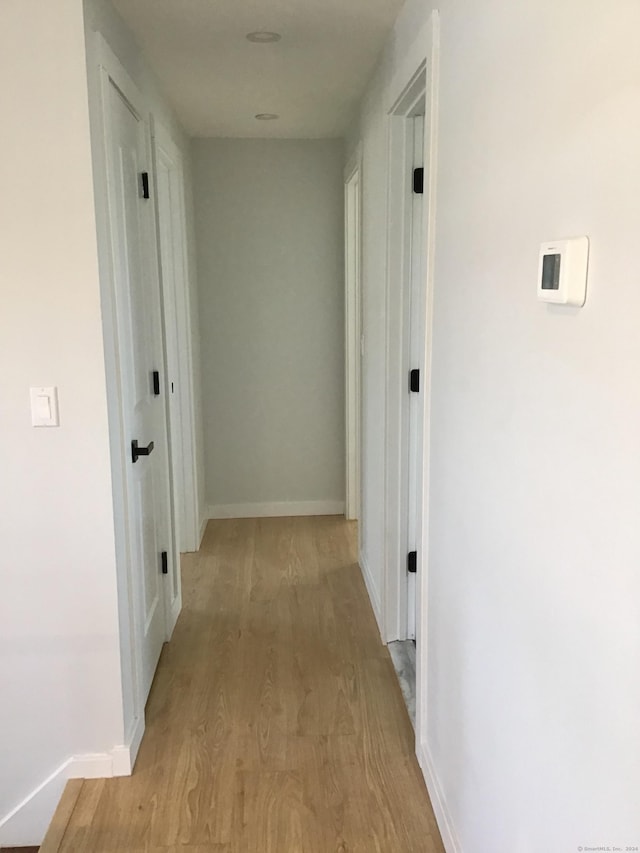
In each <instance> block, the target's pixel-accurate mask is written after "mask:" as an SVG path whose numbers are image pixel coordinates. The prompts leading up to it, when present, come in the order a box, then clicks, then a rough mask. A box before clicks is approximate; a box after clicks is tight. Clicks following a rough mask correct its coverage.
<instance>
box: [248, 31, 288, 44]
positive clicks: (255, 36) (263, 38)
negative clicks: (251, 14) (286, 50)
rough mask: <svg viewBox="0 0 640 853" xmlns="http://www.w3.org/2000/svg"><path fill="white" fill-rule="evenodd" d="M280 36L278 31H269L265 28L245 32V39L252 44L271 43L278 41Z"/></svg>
mask: <svg viewBox="0 0 640 853" xmlns="http://www.w3.org/2000/svg"><path fill="white" fill-rule="evenodd" d="M281 38H282V36H281V35H280V33H271V32H268V31H267V30H258V31H257V32H255V33H248V34H247V41H250V42H253V43H254V44H273V42H276V41H280V39H281Z"/></svg>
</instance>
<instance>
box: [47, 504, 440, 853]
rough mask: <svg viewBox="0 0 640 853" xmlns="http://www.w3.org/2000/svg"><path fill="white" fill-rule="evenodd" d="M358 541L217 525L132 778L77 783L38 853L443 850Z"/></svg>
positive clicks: (317, 524) (154, 698)
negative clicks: (373, 607) (365, 578)
mask: <svg viewBox="0 0 640 853" xmlns="http://www.w3.org/2000/svg"><path fill="white" fill-rule="evenodd" d="M355 540H356V527H355V525H354V524H352V523H348V522H345V521H344V519H341V518H335V517H327V518H284V519H257V520H256V519H248V520H238V521H235V520H234V521H216V522H210V523H209V526H208V528H207V532H206V536H205V540H204V542H203V545H202V549H201V550H200V552H199V553H198V554H195V555H189V556H187V557H186V558H185V559H184V565H183V579H184V580H183V584H184V586H183V589H184V610H183V613H182V615H181V616H180V619H179V622H178V625H177V627H176V630H175V633H174V637H173V640H172V642H171V643H170V644H169V645H166V646H165V647H164V650H163V653H162V657H161V659H160V665H159V667H158V672H157V674H156V678H155V681H154V684H153V687H152V690H151V695H150V697H149V702H148V705H147V729H146V733H145V736H144V740H143V742H142V746H141V749H140V753H139V756H138V761H137V764H136V767H135V771H134V774H133V776H131V777H130V778H122V779H108V780H96V781H85V782H76V783H73V784H72V783H70V784H69V786H68V789H67V791H66V792H65V797H64V799H63V802H62V803H61V805H60V808H59V810H58V812H57V814H56V819H55V820H54V824H53V825H52V829H51V833H50V836H48V837H47V839H46V841H45V844H44V845H43V847H42V851H43V853H71V851H74V853H115V851H118V852H119V853H120V851H130V853H143V851H144V852H145V853H179V851H181V853H214V852H215V853H338V851H340V852H341V853H376V851H377V853H443V851H444V848H443V846H442V842H441V840H440V836H439V834H438V829H437V826H436V823H435V820H434V817H433V812H432V810H431V805H430V803H429V798H428V795H427V791H426V789H425V786H424V782H423V780H422V776H421V773H420V770H419V768H418V765H417V762H416V759H415V757H414V743H413V730H412V727H411V724H410V722H409V718H408V716H407V712H406V710H405V707H404V704H403V700H402V696H401V693H400V689H399V686H398V683H397V680H396V677H395V673H394V670H393V665H392V663H391V659H390V657H389V654H388V652H387V649H386V648H385V647H384V646H383V645H382V644H381V642H380V635H379V633H378V630H377V627H376V624H375V620H374V617H373V613H372V611H371V607H370V604H369V600H368V597H367V593H366V591H365V587H364V584H363V581H362V577H361V574H360V570H359V568H358V566H357V563H356V547H355Z"/></svg>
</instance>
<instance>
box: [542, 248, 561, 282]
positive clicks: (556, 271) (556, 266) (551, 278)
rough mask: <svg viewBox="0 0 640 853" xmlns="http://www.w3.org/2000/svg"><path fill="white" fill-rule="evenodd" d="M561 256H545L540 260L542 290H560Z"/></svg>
mask: <svg viewBox="0 0 640 853" xmlns="http://www.w3.org/2000/svg"><path fill="white" fill-rule="evenodd" d="M561 257H562V256H561V255H545V256H544V258H543V259H542V289H543V290H559V289H560V260H561Z"/></svg>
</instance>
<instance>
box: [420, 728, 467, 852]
mask: <svg viewBox="0 0 640 853" xmlns="http://www.w3.org/2000/svg"><path fill="white" fill-rule="evenodd" d="M416 754H417V756H418V764H419V765H420V769H421V770H422V775H423V776H424V781H425V784H426V786H427V791H428V792H429V799H430V800H431V805H432V806H433V813H434V814H435V817H436V822H437V824H438V829H439V830H440V835H441V836H442V843H443V844H444V849H445V850H446V851H447V853H462V847H461V846H460V842H459V840H458V836H457V834H456V831H455V829H454V824H453V819H452V817H451V813H450V812H449V809H448V807H447V801H446V799H445V796H444V792H443V790H442V785H441V784H440V780H439V779H438V775H437V773H436V771H435V767H434V765H433V760H432V758H431V753H430V752H429V749H428V747H427V745H426V744H424V743H421V744H419V745H418V748H417V750H416Z"/></svg>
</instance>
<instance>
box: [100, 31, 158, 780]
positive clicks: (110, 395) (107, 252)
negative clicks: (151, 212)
mask: <svg viewBox="0 0 640 853" xmlns="http://www.w3.org/2000/svg"><path fill="white" fill-rule="evenodd" d="M91 48H92V52H91V55H90V58H89V61H88V80H89V87H90V98H89V106H90V118H91V144H92V155H93V174H94V192H95V206H96V223H97V248H98V261H99V269H100V299H101V307H102V323H103V332H104V349H105V373H106V386H107V411H108V423H109V445H110V451H111V476H112V494H113V505H114V517H115V525H114V542H115V556H116V580H117V591H118V620H119V640H120V665H121V681H122V709H123V748H122V750H121V751H120V759H119V766H118V767H116V766H115V765H114V775H129V774H130V773H131V772H132V771H133V766H134V763H135V759H136V756H137V753H138V749H139V747H140V743H141V741H142V736H143V734H144V729H145V713H144V710H145V709H144V706H145V702H146V697H145V696H144V695H143V687H142V650H141V641H140V637H141V634H142V626H141V625H140V614H139V607H138V594H139V593H138V590H137V585H136V577H135V572H134V566H133V561H132V536H131V530H130V523H129V504H130V501H129V493H128V491H129V490H128V484H127V483H128V481H127V470H128V466H129V464H130V436H129V435H127V434H126V433H125V429H124V426H125V424H124V418H123V412H124V401H123V395H122V384H121V375H122V374H121V370H122V361H121V359H122V354H121V352H120V348H119V346H118V334H117V332H118V324H117V312H116V302H115V284H114V282H115V271H114V259H113V234H112V225H111V222H112V219H111V213H110V205H111V202H110V197H109V184H108V174H109V170H108V154H107V144H108V143H107V140H108V133H109V109H108V94H109V88H108V87H109V86H111V85H115V87H116V88H117V89H118V90H119V91H120V92H121V94H122V95H123V96H124V98H125V100H126V101H127V102H128V103H129V105H130V107H132V108H133V109H134V111H135V112H136V113H137V115H138V116H139V118H140V119H141V120H142V121H143V122H144V124H145V126H146V130H147V139H146V146H147V151H146V154H147V163H148V168H149V172H150V175H151V174H153V148H152V140H151V127H152V124H153V117H152V114H151V112H150V110H149V108H148V107H147V103H146V99H145V98H144V96H143V95H142V93H141V92H140V90H139V89H138V87H137V86H136V84H135V83H134V82H133V80H132V79H131V77H130V76H129V74H128V72H127V71H126V69H125V68H124V66H123V65H122V64H121V63H120V61H119V59H118V58H117V57H116V55H115V54H114V52H113V51H112V50H111V47H110V46H109V44H108V43H107V41H106V40H105V39H104V37H103V36H102V35H101V34H100V33H95V34H94V42H93V44H92V45H91ZM149 232H150V233H149V240H150V247H149V256H150V258H151V259H152V262H154V263H155V262H156V259H157V247H154V245H153V241H154V240H155V238H156V234H155V229H153V228H150V229H149ZM165 408H166V397H165ZM165 465H167V466H168V454H167V458H166V461H165ZM167 506H168V507H170V503H169V496H168V495H167ZM170 528H171V525H170ZM169 533H170V535H171V530H170V531H169ZM172 548H173V545H172ZM174 550H175V549H174ZM164 585H165V586H166V580H165V582H164ZM163 597H164V599H165V602H163V611H164V615H165V619H164V621H165V637H166V639H167V640H168V639H169V637H170V630H169V626H168V622H167V619H166V612H167V610H166V598H167V595H166V590H165V591H164V596H163Z"/></svg>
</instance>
